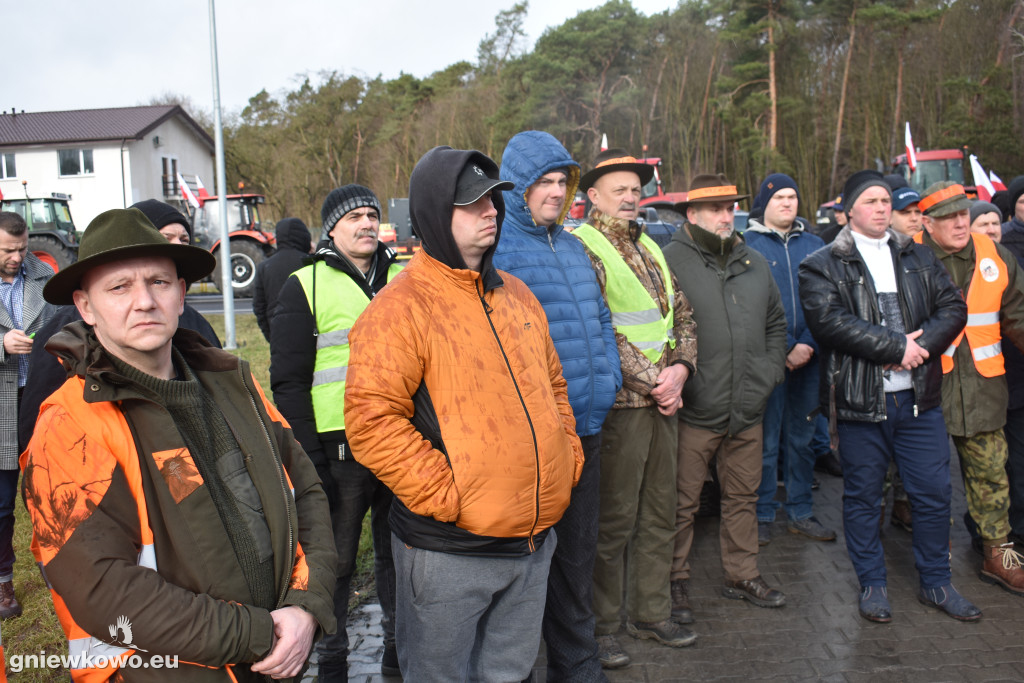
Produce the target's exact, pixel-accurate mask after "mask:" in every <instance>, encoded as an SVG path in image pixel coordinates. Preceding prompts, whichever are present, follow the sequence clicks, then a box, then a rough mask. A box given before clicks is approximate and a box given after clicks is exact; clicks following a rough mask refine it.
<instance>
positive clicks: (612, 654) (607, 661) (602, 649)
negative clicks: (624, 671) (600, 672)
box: [597, 633, 630, 669]
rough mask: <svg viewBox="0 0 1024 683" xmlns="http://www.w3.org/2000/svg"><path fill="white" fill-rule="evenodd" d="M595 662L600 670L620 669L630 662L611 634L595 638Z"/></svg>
mask: <svg viewBox="0 0 1024 683" xmlns="http://www.w3.org/2000/svg"><path fill="white" fill-rule="evenodd" d="M597 660H598V661H599V662H601V668H602V669H621V668H622V667H624V666H629V662H630V659H629V655H627V654H626V651H625V650H623V649H622V646H621V645H619V641H618V640H617V639H616V638H615V635H614V634H611V633H609V634H607V635H604V636H598V637H597Z"/></svg>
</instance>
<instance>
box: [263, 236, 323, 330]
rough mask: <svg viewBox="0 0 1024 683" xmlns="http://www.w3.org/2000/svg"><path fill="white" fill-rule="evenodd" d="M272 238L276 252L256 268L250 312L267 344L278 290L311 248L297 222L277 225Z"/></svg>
mask: <svg viewBox="0 0 1024 683" xmlns="http://www.w3.org/2000/svg"><path fill="white" fill-rule="evenodd" d="M274 236H275V237H276V238H277V251H275V252H274V253H273V255H272V256H271V257H270V258H268V259H267V260H266V261H264V262H263V263H261V264H259V265H258V266H256V281H255V282H254V283H253V285H254V290H253V294H252V312H253V313H255V314H256V323H257V324H258V325H259V326H260V331H261V332H263V336H264V337H266V339H267V341H270V319H271V318H272V317H274V313H275V309H276V308H277V298H278V296H279V295H280V293H281V287H283V286H284V283H285V280H287V279H288V276H289V275H291V274H292V273H294V272H295V271H296V270H298V269H299V268H301V267H302V266H303V265H304V263H303V262H304V261H306V260H307V259H308V258H309V247H310V246H311V245H312V240H311V239H310V235H309V228H307V227H306V224H305V223H303V222H302V221H301V220H299V219H298V218H285V219H283V220H280V221H278V222H277V228H276V229H275V231H274Z"/></svg>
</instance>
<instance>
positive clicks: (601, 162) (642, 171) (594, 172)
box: [580, 147, 654, 192]
mask: <svg viewBox="0 0 1024 683" xmlns="http://www.w3.org/2000/svg"><path fill="white" fill-rule="evenodd" d="M615 171H632V172H633V173H636V174H637V175H638V176H640V184H641V185H646V184H647V183H649V182H651V178H653V177H654V167H653V166H651V165H650V164H643V163H640V162H639V161H637V160H636V157H633V156H630V155H629V154H627V153H626V150H624V149H622V148H621V147H613V148H611V149H606V150H605V151H603V152H601V153H600V154H598V155H597V157H596V158H595V159H594V168H592V169H591V170H589V171H587V172H586V173H584V174H583V177H582V178H580V190H581V191H583V192H586V191H587V190H589V189H590V188H591V187H593V185H594V183H596V182H597V179H598V178H600V177H601V176H603V175H604V174H606V173H613V172H615Z"/></svg>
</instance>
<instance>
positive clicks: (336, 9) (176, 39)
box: [0, 0, 676, 113]
mask: <svg viewBox="0 0 1024 683" xmlns="http://www.w3.org/2000/svg"><path fill="white" fill-rule="evenodd" d="M513 4H514V0H476V1H475V2H474V1H470V0H426V1H421V2H417V1H416V0H360V1H359V2H352V1H350V0H216V10H217V41H218V53H219V61H220V91H221V104H222V107H223V109H224V111H225V113H227V112H229V111H234V112H237V111H240V110H241V109H242V107H244V106H245V105H246V103H247V102H248V100H249V98H250V97H252V96H253V95H255V94H256V93H258V92H259V91H260V90H262V89H266V90H267V91H268V92H270V93H272V94H275V95H277V94H279V93H280V92H281V91H284V90H291V89H294V88H295V87H296V86H297V84H298V83H300V82H301V80H302V77H303V75H304V74H307V73H308V74H310V75H312V76H314V77H315V76H316V74H317V73H318V72H320V71H322V70H335V71H339V72H342V73H344V74H355V75H359V76H365V77H371V78H372V77H375V76H377V75H378V74H380V75H382V76H383V77H384V78H386V79H390V78H394V77H395V76H397V75H398V74H399V73H400V72H403V71H404V72H405V73H411V74H413V75H416V76H420V77H422V76H427V75H429V74H431V73H432V72H434V71H437V70H438V69H442V68H444V67H446V66H448V65H449V64H453V63H455V62H457V61H460V60H467V61H470V62H475V61H476V56H477V46H478V45H479V43H480V40H481V39H482V38H483V37H484V36H485V35H486V34H488V33H493V32H494V17H495V16H496V15H497V14H498V12H500V11H501V10H504V9H509V8H510V7H512V5H513ZM600 4H602V1H599V0H569V1H566V0H548V1H547V2H542V1H541V0H531V2H530V9H529V13H528V16H527V21H526V31H527V34H528V47H530V48H532V46H533V44H534V43H535V42H536V40H537V38H539V37H540V35H541V34H542V33H543V32H544V30H545V29H546V28H547V27H549V26H559V25H560V24H562V23H563V22H564V21H565V20H566V19H568V18H570V17H572V16H574V15H575V14H576V13H577V12H578V11H580V10H581V9H586V8H589V7H596V6H598V5H600ZM675 5H676V0H633V6H634V7H636V8H637V10H638V11H639V12H641V13H643V14H645V15H650V14H655V13H658V12H661V11H663V10H666V9H669V8H671V7H674V6H675ZM3 16H4V22H3V23H4V26H5V27H7V29H8V30H6V31H5V32H4V33H5V35H4V43H5V46H4V47H5V50H4V52H5V54H6V55H7V59H6V60H5V64H4V68H3V75H2V76H0V83H2V84H3V87H2V88H0V92H2V93H3V96H2V98H0V99H2V101H0V109H3V110H4V111H10V110H11V108H12V107H15V108H17V110H18V111H19V112H20V111H22V110H25V111H26V112H38V111H54V110H65V109H95V108H102V107H121V106H132V105H137V104H144V103H146V102H148V101H149V100H150V99H151V98H153V97H158V96H161V95H163V94H165V93H176V94H177V93H180V94H184V95H186V96H188V97H189V98H191V100H192V102H193V103H194V104H195V105H196V106H197V107H199V108H202V109H207V110H211V111H212V105H213V91H212V80H211V72H210V32H209V4H208V0H170V1H167V0H163V1H159V2H157V1H154V0H101V1H100V2H83V1H82V0H20V1H15V0H4V1H3Z"/></svg>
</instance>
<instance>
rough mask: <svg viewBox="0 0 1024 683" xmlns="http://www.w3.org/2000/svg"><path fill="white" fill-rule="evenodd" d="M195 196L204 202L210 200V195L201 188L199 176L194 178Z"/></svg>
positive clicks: (201, 182) (201, 183)
mask: <svg viewBox="0 0 1024 683" xmlns="http://www.w3.org/2000/svg"><path fill="white" fill-rule="evenodd" d="M196 194H198V195H199V198H200V199H202V200H204V201H205V200H207V199H209V198H210V193H209V192H207V191H206V188H205V187H203V181H202V180H200V179H199V176H196Z"/></svg>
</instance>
